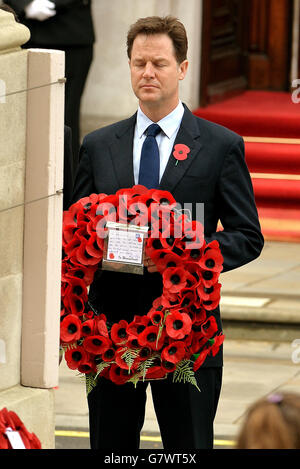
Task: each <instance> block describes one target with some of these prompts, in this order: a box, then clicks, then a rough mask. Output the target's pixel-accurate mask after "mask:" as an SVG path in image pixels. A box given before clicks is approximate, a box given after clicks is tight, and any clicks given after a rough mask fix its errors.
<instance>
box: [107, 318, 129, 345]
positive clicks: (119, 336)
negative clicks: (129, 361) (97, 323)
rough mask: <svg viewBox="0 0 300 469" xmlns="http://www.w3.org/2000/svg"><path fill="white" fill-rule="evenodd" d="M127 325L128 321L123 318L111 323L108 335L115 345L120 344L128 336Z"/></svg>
mask: <svg viewBox="0 0 300 469" xmlns="http://www.w3.org/2000/svg"><path fill="white" fill-rule="evenodd" d="M127 326H128V323H127V321H125V320H124V319H121V321H119V322H117V323H115V324H113V326H112V328H111V331H110V336H111V339H112V341H113V342H114V343H115V344H116V345H119V344H122V343H124V342H125V341H126V340H127V338H128V332H127Z"/></svg>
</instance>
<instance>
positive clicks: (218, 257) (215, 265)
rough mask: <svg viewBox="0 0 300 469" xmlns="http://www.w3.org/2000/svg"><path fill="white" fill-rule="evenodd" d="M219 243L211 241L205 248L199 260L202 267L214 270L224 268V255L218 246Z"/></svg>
mask: <svg viewBox="0 0 300 469" xmlns="http://www.w3.org/2000/svg"><path fill="white" fill-rule="evenodd" d="M218 246H219V243H218V242H217V241H216V242H211V243H210V244H208V245H207V246H206V248H205V250H204V254H203V256H202V258H201V259H200V261H199V265H200V267H202V269H204V270H212V271H214V272H221V271H222V270H223V262H224V259H223V256H222V254H221V252H220V249H219V248H218Z"/></svg>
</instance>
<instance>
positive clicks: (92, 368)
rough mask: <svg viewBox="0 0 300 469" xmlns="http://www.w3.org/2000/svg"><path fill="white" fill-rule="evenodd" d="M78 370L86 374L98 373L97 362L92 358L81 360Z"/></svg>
mask: <svg viewBox="0 0 300 469" xmlns="http://www.w3.org/2000/svg"><path fill="white" fill-rule="evenodd" d="M78 371H79V373H83V374H85V375H88V374H90V373H96V371H97V367H96V364H95V363H93V362H92V360H90V359H87V360H86V361H84V360H83V361H82V362H80V365H79V366H78Z"/></svg>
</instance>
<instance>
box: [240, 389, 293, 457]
mask: <svg viewBox="0 0 300 469" xmlns="http://www.w3.org/2000/svg"><path fill="white" fill-rule="evenodd" d="M237 449H300V395H297V394H293V393H275V394H270V395H269V396H267V398H265V399H260V400H258V401H256V402H255V403H254V404H253V405H252V406H251V407H250V408H249V409H248V412H247V414H246V419H245V421H244V424H243V426H242V428H241V431H240V434H239V436H238V440H237Z"/></svg>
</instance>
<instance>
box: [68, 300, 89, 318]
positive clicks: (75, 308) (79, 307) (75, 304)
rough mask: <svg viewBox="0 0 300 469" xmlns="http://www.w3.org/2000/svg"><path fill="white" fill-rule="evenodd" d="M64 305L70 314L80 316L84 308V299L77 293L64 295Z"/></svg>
mask: <svg viewBox="0 0 300 469" xmlns="http://www.w3.org/2000/svg"><path fill="white" fill-rule="evenodd" d="M64 304H65V307H66V308H67V309H68V310H70V311H71V314H76V315H77V316H79V317H80V316H82V315H83V313H84V309H85V301H84V299H83V298H82V297H81V296H78V295H66V296H65V297H64Z"/></svg>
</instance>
